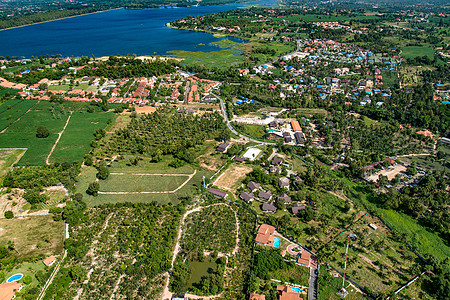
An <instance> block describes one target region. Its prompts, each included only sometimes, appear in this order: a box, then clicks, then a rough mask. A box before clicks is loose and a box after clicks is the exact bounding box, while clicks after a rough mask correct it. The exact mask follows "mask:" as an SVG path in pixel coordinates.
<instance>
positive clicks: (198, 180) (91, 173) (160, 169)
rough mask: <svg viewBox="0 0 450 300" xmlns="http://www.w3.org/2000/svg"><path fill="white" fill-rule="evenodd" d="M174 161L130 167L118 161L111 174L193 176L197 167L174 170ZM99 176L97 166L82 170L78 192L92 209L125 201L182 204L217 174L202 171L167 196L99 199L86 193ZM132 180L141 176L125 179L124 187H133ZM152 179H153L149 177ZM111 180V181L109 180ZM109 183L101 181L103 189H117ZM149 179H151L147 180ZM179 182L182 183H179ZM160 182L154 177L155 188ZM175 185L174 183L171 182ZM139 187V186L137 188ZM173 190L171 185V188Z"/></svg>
mask: <svg viewBox="0 0 450 300" xmlns="http://www.w3.org/2000/svg"><path fill="white" fill-rule="evenodd" d="M169 162H170V159H167V160H163V161H162V162H159V163H150V162H148V161H144V162H142V163H139V165H138V166H127V165H126V160H124V161H120V162H114V163H113V164H112V168H111V169H110V171H111V172H121V173H159V174H164V173H165V174H192V173H193V172H194V170H195V169H194V168H193V167H191V166H188V165H186V166H183V167H181V168H177V169H175V168H172V167H169V165H168V164H169ZM96 174H97V170H96V169H95V168H93V167H84V168H83V169H82V171H81V174H80V176H79V177H78V183H77V185H76V188H77V192H80V193H83V195H84V198H83V199H84V201H85V202H86V204H87V205H88V206H89V207H93V206H97V205H101V204H105V203H123V202H133V203H141V202H144V203H149V202H153V201H156V202H158V203H174V204H175V203H178V202H179V201H180V199H179V198H180V197H185V196H192V194H193V192H194V191H195V190H196V189H199V188H200V187H201V185H202V176H206V177H209V176H211V175H212V174H213V172H212V171H209V170H205V169H198V170H197V173H196V174H195V175H194V177H192V179H191V180H190V181H189V182H188V183H187V184H186V185H185V186H183V187H182V188H181V189H180V190H178V191H177V192H176V193H164V194H113V195H109V194H99V195H98V196H96V197H93V196H90V195H87V194H86V189H87V187H88V185H89V183H91V182H93V181H94V180H95V176H96ZM114 177H115V176H114V175H112V176H111V179H113V180H116V179H114ZM117 177H123V178H125V176H124V175H121V176H117ZM131 177H138V176H130V177H128V179H127V180H122V181H121V182H120V185H121V186H126V185H127V184H130V181H131V180H132V179H131ZM147 177H149V176H147ZM161 178H162V179H163V180H164V181H167V180H168V179H173V178H177V179H174V180H182V182H184V181H185V180H186V179H187V177H185V176H182V177H179V176H177V177H175V176H173V177H168V178H167V177H166V178H164V177H161ZM108 180H109V179H108ZM108 180H106V181H100V190H101V191H104V187H105V184H106V187H110V188H116V187H113V186H110V184H109V183H108V182H107V181H108ZM146 180H148V179H146ZM177 182H178V181H177ZM144 183H145V180H144V181H142V183H140V184H141V185H142V184H144ZM157 184H158V182H157V181H155V178H153V182H152V185H153V187H154V186H155V185H157ZM170 184H172V183H170ZM136 186H137V184H135V188H136ZM170 187H171V186H170ZM144 188H145V189H146V190H149V188H148V187H147V185H146V186H144ZM156 188H157V189H158V190H159V191H161V188H160V187H159V186H157V187H156ZM164 188H167V189H168V188H169V186H166V187H164Z"/></svg>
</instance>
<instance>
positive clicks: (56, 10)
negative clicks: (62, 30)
mask: <svg viewBox="0 0 450 300" xmlns="http://www.w3.org/2000/svg"><path fill="white" fill-rule="evenodd" d="M232 2H236V0H203V1H201V2H200V3H199V5H201V6H205V5H219V4H228V3H232ZM194 4H197V2H192V1H187V0H134V1H133V0H125V1H114V0H104V1H102V0H101V1H95V0H91V1H90V3H88V5H86V4H84V5H81V4H80V5H73V4H72V5H62V6H61V5H60V6H54V7H46V9H49V10H47V11H44V12H37V13H34V12H32V13H30V14H22V15H17V16H13V17H6V16H5V17H3V18H1V19H0V29H6V28H12V27H17V26H24V25H30V24H35V23H39V22H46V21H52V20H57V19H62V18H68V17H73V16H79V15H83V14H89V13H94V12H99V11H105V10H109V9H115V8H121V7H123V8H129V9H142V8H156V7H160V6H179V7H187V6H192V5H194ZM18 8H20V7H17V9H18ZM21 13H24V11H22V12H21Z"/></svg>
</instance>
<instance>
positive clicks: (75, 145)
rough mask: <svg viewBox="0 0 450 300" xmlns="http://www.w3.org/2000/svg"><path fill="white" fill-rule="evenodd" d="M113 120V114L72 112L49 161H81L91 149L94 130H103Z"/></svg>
mask: <svg viewBox="0 0 450 300" xmlns="http://www.w3.org/2000/svg"><path fill="white" fill-rule="evenodd" d="M113 118H114V113H113V112H97V113H87V112H74V113H73V114H72V116H71V118H70V121H69V124H68V125H67V127H66V130H65V131H64V133H63V135H62V136H61V139H60V140H59V142H58V144H57V145H56V148H55V151H53V153H52V155H51V157H50V161H51V162H64V161H67V162H74V161H81V160H83V156H84V155H85V154H86V153H88V152H89V150H90V149H91V142H92V141H93V140H94V132H95V130H96V129H98V128H105V127H106V125H107V122H108V120H112V119H113Z"/></svg>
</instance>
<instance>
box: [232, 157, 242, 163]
mask: <svg viewBox="0 0 450 300" xmlns="http://www.w3.org/2000/svg"><path fill="white" fill-rule="evenodd" d="M233 160H234V161H237V162H240V163H244V162H245V158H243V157H239V156H235V157H234V158H233Z"/></svg>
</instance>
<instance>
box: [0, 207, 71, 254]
mask: <svg viewBox="0 0 450 300" xmlns="http://www.w3.org/2000/svg"><path fill="white" fill-rule="evenodd" d="M0 228H2V230H0V244H2V245H5V246H6V245H7V244H8V242H9V241H12V242H14V246H15V248H16V249H17V250H18V251H19V253H20V255H23V256H26V255H39V254H44V255H47V256H48V255H54V254H60V253H61V252H62V250H63V246H64V236H65V225H64V222H63V221H59V222H55V221H53V217H52V216H50V215H49V216H35V217H27V218H14V219H9V220H8V219H2V220H0ZM31 233H32V234H31Z"/></svg>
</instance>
